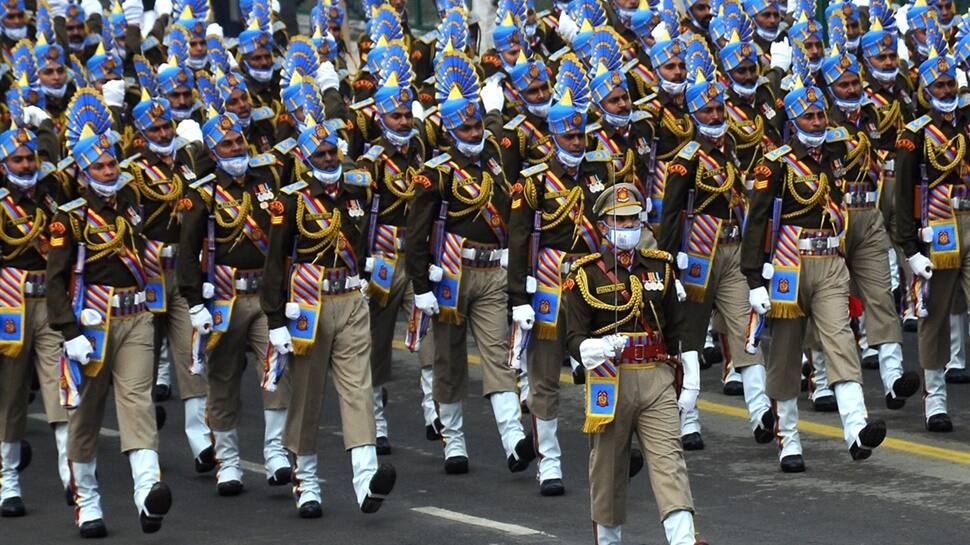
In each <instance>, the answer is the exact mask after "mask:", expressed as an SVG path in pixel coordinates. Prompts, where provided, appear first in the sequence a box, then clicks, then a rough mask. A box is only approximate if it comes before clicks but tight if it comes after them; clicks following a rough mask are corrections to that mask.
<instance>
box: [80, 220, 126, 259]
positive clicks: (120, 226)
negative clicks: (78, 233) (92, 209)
mask: <svg viewBox="0 0 970 545" xmlns="http://www.w3.org/2000/svg"><path fill="white" fill-rule="evenodd" d="M127 232H128V222H126V221H125V218H123V217H121V216H118V217H116V218H115V236H114V237H113V238H110V239H109V240H106V241H104V242H94V241H93V240H92V239H91V236H90V234H91V226H90V224H89V225H85V226H84V242H85V244H86V245H87V249H88V251H90V252H91V253H92V255H90V256H89V257H88V258H87V260H85V263H94V262H95V261H98V260H99V259H102V258H104V257H105V256H108V255H111V254H113V253H121V251H122V249H123V247H124V243H125V234H126V233H127Z"/></svg>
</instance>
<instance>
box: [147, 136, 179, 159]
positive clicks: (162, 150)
mask: <svg viewBox="0 0 970 545" xmlns="http://www.w3.org/2000/svg"><path fill="white" fill-rule="evenodd" d="M146 140H148V139H147V138H146ZM148 149H150V150H152V151H153V152H155V154H156V155H158V156H159V157H171V156H172V155H175V139H174V138H173V139H172V141H171V142H169V143H168V145H167V146H160V145H158V144H156V143H155V142H152V141H151V140H148Z"/></svg>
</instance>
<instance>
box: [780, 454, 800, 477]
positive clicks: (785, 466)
mask: <svg viewBox="0 0 970 545" xmlns="http://www.w3.org/2000/svg"><path fill="white" fill-rule="evenodd" d="M781 471H782V472H783V473H804V472H805V459H804V458H802V455H801V454H789V455H788V456H785V457H784V458H782V459H781Z"/></svg>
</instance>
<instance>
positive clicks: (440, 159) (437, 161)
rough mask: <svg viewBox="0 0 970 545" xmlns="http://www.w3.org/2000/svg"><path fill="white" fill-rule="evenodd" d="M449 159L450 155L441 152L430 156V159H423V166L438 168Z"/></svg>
mask: <svg viewBox="0 0 970 545" xmlns="http://www.w3.org/2000/svg"><path fill="white" fill-rule="evenodd" d="M450 160H451V155H448V154H447V153H442V154H441V155H438V156H436V157H432V158H431V159H429V160H427V161H425V162H424V166H425V167H427V168H438V167H440V166H441V165H443V164H445V163H447V162H448V161H450Z"/></svg>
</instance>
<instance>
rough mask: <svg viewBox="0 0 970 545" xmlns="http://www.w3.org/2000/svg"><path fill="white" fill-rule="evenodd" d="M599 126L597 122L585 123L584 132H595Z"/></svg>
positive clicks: (600, 126)
mask: <svg viewBox="0 0 970 545" xmlns="http://www.w3.org/2000/svg"><path fill="white" fill-rule="evenodd" d="M601 128H602V125H600V124H599V122H596V123H590V124H589V125H586V134H589V133H591V132H596V131H598V130H600V129H601Z"/></svg>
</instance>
